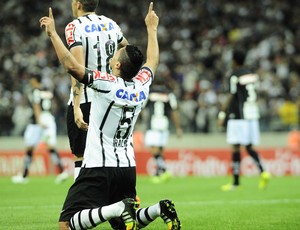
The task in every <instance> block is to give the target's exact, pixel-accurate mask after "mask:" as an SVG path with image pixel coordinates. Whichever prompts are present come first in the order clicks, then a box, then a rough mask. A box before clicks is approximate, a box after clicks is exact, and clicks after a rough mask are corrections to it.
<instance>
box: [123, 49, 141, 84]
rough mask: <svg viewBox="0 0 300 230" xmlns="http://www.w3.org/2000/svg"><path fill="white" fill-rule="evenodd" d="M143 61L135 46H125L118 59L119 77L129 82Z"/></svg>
mask: <svg viewBox="0 0 300 230" xmlns="http://www.w3.org/2000/svg"><path fill="white" fill-rule="evenodd" d="M143 59H144V57H143V54H142V52H141V51H140V50H139V49H138V48H137V47H136V46H134V45H127V46H126V47H125V49H124V50H123V52H121V54H120V58H119V62H120V63H121V68H120V74H121V77H122V78H123V79H124V80H126V81H130V80H131V79H132V78H133V77H134V76H136V74H137V73H138V71H139V70H140V68H141V66H142V64H143Z"/></svg>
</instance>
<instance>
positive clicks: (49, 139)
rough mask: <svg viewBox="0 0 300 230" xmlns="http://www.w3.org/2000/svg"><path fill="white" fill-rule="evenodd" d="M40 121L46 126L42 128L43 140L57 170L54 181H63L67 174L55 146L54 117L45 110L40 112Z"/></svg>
mask: <svg viewBox="0 0 300 230" xmlns="http://www.w3.org/2000/svg"><path fill="white" fill-rule="evenodd" d="M41 121H42V122H43V124H44V125H45V127H46V128H44V130H43V140H44V142H45V143H46V144H47V150H48V152H49V153H50V156H51V160H52V162H53V164H54V165H56V166H57V168H58V172H59V174H58V175H57V177H56V179H55V183H61V182H63V181H65V180H66V179H67V178H68V177H69V175H68V173H67V172H66V171H65V170H64V167H63V164H62V160H61V157H60V155H59V153H58V151H57V149H56V147H55V146H56V144H57V137H56V135H57V133H56V123H55V118H54V116H53V115H52V114H50V113H48V112H45V113H42V116H41Z"/></svg>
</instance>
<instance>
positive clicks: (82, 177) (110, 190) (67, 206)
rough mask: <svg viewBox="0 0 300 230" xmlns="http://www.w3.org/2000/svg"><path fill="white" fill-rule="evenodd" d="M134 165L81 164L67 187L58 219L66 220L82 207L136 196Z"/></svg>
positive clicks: (101, 204)
mask: <svg viewBox="0 0 300 230" xmlns="http://www.w3.org/2000/svg"><path fill="white" fill-rule="evenodd" d="M135 186H136V168H135V167H126V168H124V167H119V168H117V167H99V168H81V170H80V173H79V176H78V177H77V179H76V181H75V182H74V184H73V185H72V186H71V188H70V189H69V192H68V195H67V197H66V200H65V203H64V205H63V209H62V210H63V211H62V212H61V214H60V218H59V221H60V222H61V221H69V220H70V219H71V218H72V217H73V216H74V214H75V213H77V212H78V211H81V210H83V209H91V208H99V207H102V206H106V205H109V204H112V203H115V202H118V201H121V200H123V199H125V198H133V199H135V197H136V190H135Z"/></svg>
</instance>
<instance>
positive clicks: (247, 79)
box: [218, 49, 270, 191]
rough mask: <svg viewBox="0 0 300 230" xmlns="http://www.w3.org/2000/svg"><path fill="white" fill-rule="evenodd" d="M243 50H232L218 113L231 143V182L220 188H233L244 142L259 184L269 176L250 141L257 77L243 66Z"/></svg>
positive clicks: (254, 140)
mask: <svg viewBox="0 0 300 230" xmlns="http://www.w3.org/2000/svg"><path fill="white" fill-rule="evenodd" d="M245 57H246V55H245V52H244V51H242V50H239V49H236V50H234V51H233V71H232V73H231V74H230V75H229V79H228V83H229V93H228V97H227V100H226V102H225V103H224V104H223V105H222V109H221V112H220V113H219V116H218V120H219V121H218V123H219V125H220V126H223V125H224V121H225V118H227V119H228V121H227V142H228V143H229V144H231V145H232V173H233V182H232V183H229V184H226V185H224V186H222V188H221V189H222V190H223V191H230V190H234V189H236V188H238V187H239V185H240V164H241V152H240V147H241V145H243V146H245V148H246V151H247V152H248V154H249V155H250V156H251V157H252V158H253V160H254V162H255V164H256V165H257V167H258V169H259V171H260V181H259V188H260V189H264V188H265V187H266V186H267V182H268V181H269V179H270V174H269V173H268V172H265V171H264V169H263V166H262V164H261V162H260V159H259V155H258V153H257V151H256V150H255V149H254V148H253V145H257V144H258V143H259V136H260V132H259V121H258V119H259V110H258V105H257V101H256V99H257V94H256V86H257V84H258V80H259V77H258V75H257V74H256V73H254V72H253V71H252V70H251V69H249V68H247V67H246V66H244V61H245Z"/></svg>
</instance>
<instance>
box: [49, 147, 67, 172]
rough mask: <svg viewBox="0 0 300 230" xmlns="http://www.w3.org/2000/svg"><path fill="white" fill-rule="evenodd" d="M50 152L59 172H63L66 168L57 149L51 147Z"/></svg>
mask: <svg viewBox="0 0 300 230" xmlns="http://www.w3.org/2000/svg"><path fill="white" fill-rule="evenodd" d="M49 152H50V154H51V159H52V162H53V163H54V164H55V165H57V167H58V169H59V172H60V173H62V172H63V171H64V169H63V167H62V164H61V160H60V157H59V155H58V153H57V151H56V150H55V149H49Z"/></svg>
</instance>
